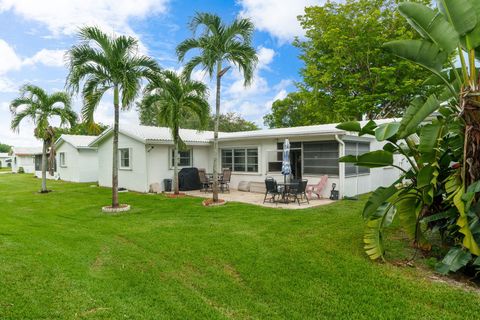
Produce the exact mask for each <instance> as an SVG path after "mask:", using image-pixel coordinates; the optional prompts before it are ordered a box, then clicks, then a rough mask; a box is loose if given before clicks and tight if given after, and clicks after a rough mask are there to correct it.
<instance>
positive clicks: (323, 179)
mask: <svg viewBox="0 0 480 320" xmlns="http://www.w3.org/2000/svg"><path fill="white" fill-rule="evenodd" d="M327 183H328V176H327V175H325V176H322V177H321V178H320V181H319V182H318V184H317V189H318V190H320V191H321V190H323V189H324V188H325V186H326V185H327Z"/></svg>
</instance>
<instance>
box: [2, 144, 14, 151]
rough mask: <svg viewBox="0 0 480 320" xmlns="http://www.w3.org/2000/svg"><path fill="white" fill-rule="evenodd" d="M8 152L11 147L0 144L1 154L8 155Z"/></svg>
mask: <svg viewBox="0 0 480 320" xmlns="http://www.w3.org/2000/svg"><path fill="white" fill-rule="evenodd" d="M10 151H12V146H9V145H8V144H5V143H0V152H1V153H9V152H10Z"/></svg>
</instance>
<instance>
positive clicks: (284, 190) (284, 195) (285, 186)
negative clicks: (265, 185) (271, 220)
mask: <svg viewBox="0 0 480 320" xmlns="http://www.w3.org/2000/svg"><path fill="white" fill-rule="evenodd" d="M297 185H298V182H279V183H277V187H283V188H282V200H281V201H279V202H283V203H289V202H291V201H288V192H289V191H290V188H291V187H292V186H297Z"/></svg>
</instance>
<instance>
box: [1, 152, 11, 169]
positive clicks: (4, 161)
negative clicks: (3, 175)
mask: <svg viewBox="0 0 480 320" xmlns="http://www.w3.org/2000/svg"><path fill="white" fill-rule="evenodd" d="M11 166H12V156H10V155H9V154H8V153H4V152H2V153H0V168H6V167H11Z"/></svg>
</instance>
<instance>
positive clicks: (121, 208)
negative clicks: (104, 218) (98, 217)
mask: <svg viewBox="0 0 480 320" xmlns="http://www.w3.org/2000/svg"><path fill="white" fill-rule="evenodd" d="M129 210H130V205H128V204H121V205H119V206H118V207H116V208H114V207H112V206H105V207H102V212H103V213H109V214H118V213H123V212H127V211H129Z"/></svg>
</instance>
